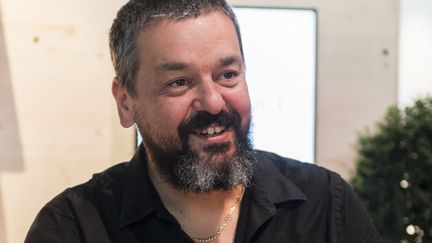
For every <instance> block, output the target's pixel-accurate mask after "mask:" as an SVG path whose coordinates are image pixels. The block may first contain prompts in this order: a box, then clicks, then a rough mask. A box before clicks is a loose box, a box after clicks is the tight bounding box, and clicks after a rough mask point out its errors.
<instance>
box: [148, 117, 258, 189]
mask: <svg viewBox="0 0 432 243" xmlns="http://www.w3.org/2000/svg"><path fill="white" fill-rule="evenodd" d="M237 120H238V119H237ZM233 128H234V131H235V139H234V140H235V141H234V144H233V146H235V153H234V154H233V155H231V156H228V155H227V154H226V152H227V150H228V147H229V146H228V144H220V145H214V146H210V147H208V148H204V150H205V152H204V153H201V154H205V156H199V155H198V154H199V153H198V152H197V151H194V150H193V149H191V148H190V147H189V146H188V145H187V144H186V142H184V143H183V144H182V148H181V149H175V146H174V145H171V146H170V145H169V144H168V143H165V145H166V146H167V145H168V146H167V147H168V148H162V147H161V146H159V145H158V144H156V143H155V142H154V140H153V139H152V138H151V137H150V136H148V134H147V133H145V132H144V133H141V134H142V136H143V145H144V147H145V148H146V151H147V159H148V161H149V162H150V163H154V164H155V168H156V170H157V172H158V173H159V174H160V175H161V176H162V179H163V180H164V181H165V182H167V183H169V184H170V185H172V186H173V187H174V188H176V189H178V190H182V191H184V192H192V193H198V194H200V193H209V192H211V191H214V190H219V189H222V190H230V189H233V188H235V187H237V186H247V185H249V183H250V180H251V178H252V176H253V173H254V168H255V163H256V159H255V154H254V150H253V147H252V143H251V142H250V137H249V125H248V126H247V127H246V128H245V129H244V130H243V129H241V128H240V125H239V122H237V124H235V125H234V127H233ZM140 131H141V132H143V130H142V128H141V127H140ZM214 157H218V161H215V160H214V159H213V158H214ZM221 157H222V159H221Z"/></svg>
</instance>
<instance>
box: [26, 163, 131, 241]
mask: <svg viewBox="0 0 432 243" xmlns="http://www.w3.org/2000/svg"><path fill="white" fill-rule="evenodd" d="M126 164H127V163H121V164H118V165H115V166H113V167H111V168H109V169H107V170H105V171H103V172H101V173H98V174H95V175H93V177H92V179H90V180H89V181H87V182H85V183H83V184H80V185H77V186H74V187H71V188H67V189H66V190H64V191H63V192H61V193H60V194H58V195H57V196H56V197H54V198H53V199H52V200H51V201H49V202H48V203H47V204H46V205H45V206H44V207H43V208H42V209H41V210H40V212H39V213H38V215H37V216H36V218H35V220H34V222H33V224H32V225H31V227H30V229H29V232H28V234H27V237H26V241H25V242H26V243H29V242H32V243H33V242H46V241H47V240H48V239H49V240H53V242H60V241H62V240H63V239H69V241H68V242H82V241H84V239H83V238H82V237H84V235H86V234H83V232H84V231H88V229H97V230H98V232H101V231H103V230H101V229H99V228H100V226H101V225H102V223H101V221H102V219H101V216H100V213H99V212H100V208H99V207H100V206H101V203H100V202H101V201H103V202H104V203H107V201H109V200H107V199H106V198H103V199H102V198H101V197H100V195H105V196H106V195H113V196H114V195H115V196H118V193H115V191H116V190H121V187H122V184H123V183H122V178H123V176H122V175H123V173H124V171H125V167H126ZM113 201H116V200H113ZM89 219H91V220H89ZM90 223H91V224H90Z"/></svg>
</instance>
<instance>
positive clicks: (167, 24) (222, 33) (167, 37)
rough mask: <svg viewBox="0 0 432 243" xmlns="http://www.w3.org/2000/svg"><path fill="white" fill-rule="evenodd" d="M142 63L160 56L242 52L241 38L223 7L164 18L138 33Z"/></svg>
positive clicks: (184, 56)
mask: <svg viewBox="0 0 432 243" xmlns="http://www.w3.org/2000/svg"><path fill="white" fill-rule="evenodd" d="M137 41H138V43H137V45H138V49H139V59H140V65H141V64H143V63H142V62H146V61H149V60H148V59H151V62H159V61H161V60H160V59H172V58H178V59H188V58H198V57H200V58H204V57H206V56H210V55H216V54H218V55H229V56H233V55H238V56H239V57H240V56H241V54H240V46H239V41H238V39H237V34H236V31H235V27H234V24H233V22H232V21H231V19H230V18H229V17H228V16H227V15H226V14H225V13H223V12H221V11H213V12H209V13H204V14H202V15H200V16H198V17H187V18H183V19H180V20H167V19H164V20H160V21H156V22H154V23H152V24H151V25H149V26H147V27H146V28H145V29H144V30H143V31H141V32H140V34H139V36H138V40H137Z"/></svg>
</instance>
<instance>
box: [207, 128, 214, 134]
mask: <svg viewBox="0 0 432 243" xmlns="http://www.w3.org/2000/svg"><path fill="white" fill-rule="evenodd" d="M214 133H215V129H214V128H213V127H209V128H207V134H208V135H213V134H214Z"/></svg>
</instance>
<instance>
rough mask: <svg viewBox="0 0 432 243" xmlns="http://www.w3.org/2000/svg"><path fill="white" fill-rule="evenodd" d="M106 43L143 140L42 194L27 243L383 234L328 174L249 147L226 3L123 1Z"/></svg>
mask: <svg viewBox="0 0 432 243" xmlns="http://www.w3.org/2000/svg"><path fill="white" fill-rule="evenodd" d="M110 48H111V56H112V60H113V64H114V68H115V71H116V77H115V78H114V81H113V84H112V93H113V96H114V98H115V100H116V103H117V110H118V114H119V117H120V122H121V124H122V126H124V127H131V126H133V125H134V124H136V125H137V126H138V128H139V131H140V133H141V134H142V136H143V142H142V144H141V145H140V146H139V148H138V149H137V152H136V154H135V155H134V157H133V158H132V159H131V161H129V162H125V163H121V164H119V165H116V166H114V167H112V168H109V169H107V170H106V171H104V172H102V173H100V174H96V175H95V176H94V177H93V178H92V179H91V180H90V181H88V182H86V183H84V184H82V185H79V186H76V187H74V188H70V189H67V190H66V191H64V192H63V193H61V194H60V195H59V196H57V197H56V198H54V199H53V200H52V201H50V202H49V203H48V204H47V205H46V206H45V207H44V208H43V209H42V210H41V212H40V213H39V214H38V216H37V218H36V220H35V222H34V223H33V225H32V227H31V228H30V231H29V233H28V235H27V238H26V242H28V243H33V242H293V243H314V242H329V243H330V242H331V243H335V242H347V243H348V242H349V243H356V242H372V243H373V242H380V240H379V237H378V235H377V233H376V231H375V229H374V227H373V225H372V224H371V223H370V220H369V218H368V216H367V214H366V212H365V210H364V208H363V206H362V205H361V203H360V202H359V200H358V198H357V196H356V195H355V193H354V192H353V191H352V190H351V189H350V188H349V186H348V185H347V184H346V183H345V182H344V181H343V180H342V179H341V178H340V177H339V176H338V175H337V174H335V173H333V172H330V171H328V170H326V169H324V168H320V167H318V166H315V165H310V164H303V163H300V162H297V161H294V160H290V159H286V158H282V157H280V156H278V155H276V154H272V153H268V152H262V151H255V150H253V148H252V145H251V142H250V140H249V125H250V122H251V112H250V109H251V107H250V100H249V95H248V89H247V84H246V80H245V65H244V58H243V51H242V44H241V38H240V32H239V27H238V25H237V21H236V19H235V16H234V14H233V12H232V10H231V9H230V7H229V6H228V5H227V4H226V2H224V1H222V0H188V1H187V0H131V1H129V2H128V3H127V4H126V5H125V6H124V7H122V8H121V9H120V11H119V12H118V15H117V18H116V19H115V20H114V23H113V26H112V28H111V32H110ZM263 82H265V80H263Z"/></svg>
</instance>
